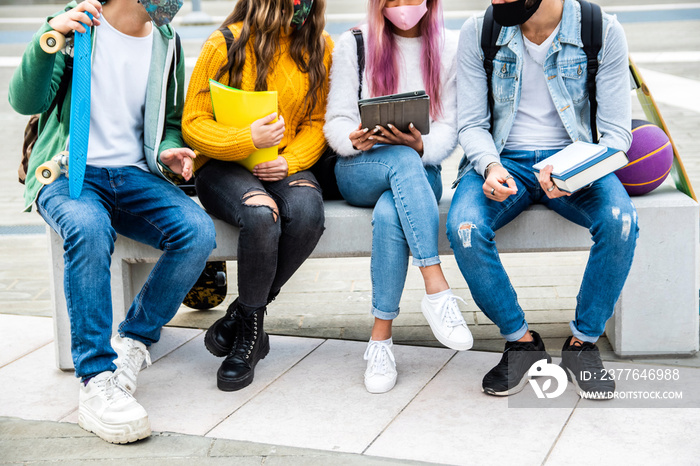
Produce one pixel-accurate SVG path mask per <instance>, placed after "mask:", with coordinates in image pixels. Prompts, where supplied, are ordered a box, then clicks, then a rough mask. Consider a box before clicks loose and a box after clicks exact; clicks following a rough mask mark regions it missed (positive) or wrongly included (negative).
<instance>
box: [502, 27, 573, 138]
mask: <svg viewBox="0 0 700 466" xmlns="http://www.w3.org/2000/svg"><path fill="white" fill-rule="evenodd" d="M558 33H559V26H557V27H556V28H555V29H554V31H553V32H552V34H550V36H549V37H547V39H546V40H545V41H544V42H542V43H541V44H540V45H537V44H535V43H533V42H530V41H529V40H528V39H527V38H526V37H525V36H522V37H523V48H524V53H523V74H522V76H521V85H522V92H521V94H520V103H519V105H518V109H517V112H516V114H515V121H514V122H513V128H512V129H511V130H510V134H509V135H508V140H507V141H506V145H505V148H506V149H509V150H528V151H532V150H539V149H563V148H564V147H566V146H568V145H569V144H571V137H570V136H569V133H567V132H566V129H565V128H564V124H563V123H562V121H561V118H560V117H559V112H557V109H556V108H555V107H554V102H553V101H552V96H551V94H550V93H549V88H548V87H547V78H546V77H545V73H544V71H543V65H544V60H545V58H546V57H547V52H548V51H549V48H550V47H551V46H552V42H553V41H554V38H555V37H556V36H557V34H558Z"/></svg>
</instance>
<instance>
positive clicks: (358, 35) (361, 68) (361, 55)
mask: <svg viewBox="0 0 700 466" xmlns="http://www.w3.org/2000/svg"><path fill="white" fill-rule="evenodd" d="M351 31H352V35H353V36H354V37H355V42H357V65H358V71H357V76H358V78H359V80H360V87H359V89H358V91H357V98H358V99H362V74H363V73H364V72H365V40H364V38H363V37H362V31H361V30H360V29H358V28H353V29H351Z"/></svg>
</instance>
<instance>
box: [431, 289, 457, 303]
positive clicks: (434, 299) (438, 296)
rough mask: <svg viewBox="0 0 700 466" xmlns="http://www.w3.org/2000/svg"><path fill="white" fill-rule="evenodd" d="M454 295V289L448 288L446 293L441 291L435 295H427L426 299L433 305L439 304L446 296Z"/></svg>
mask: <svg viewBox="0 0 700 466" xmlns="http://www.w3.org/2000/svg"><path fill="white" fill-rule="evenodd" d="M450 294H452V288H448V289H446V290H444V291H440V292H438V293H433V294H427V293H426V295H425V297H426V298H428V302H430V303H431V304H437V303H438V302H439V301H440V299H442V298H444V297H445V296H446V295H450Z"/></svg>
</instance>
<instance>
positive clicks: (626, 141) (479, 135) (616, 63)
mask: <svg viewBox="0 0 700 466" xmlns="http://www.w3.org/2000/svg"><path fill="white" fill-rule="evenodd" d="M483 19H484V18H483V14H482V15H479V16H476V17H471V18H469V19H468V20H467V21H466V22H465V23H464V25H463V26H462V30H461V31H460V37H459V49H458V52H457V111H458V130H459V143H460V145H461V146H462V149H464V153H465V156H464V157H463V158H462V161H461V162H460V166H459V174H458V176H457V180H456V181H455V185H456V184H457V183H459V180H460V179H461V178H462V176H464V174H465V173H466V172H467V171H468V170H470V169H472V168H473V169H475V170H476V171H477V173H479V174H481V175H482V176H483V174H484V170H485V169H486V166H487V165H488V164H490V163H492V162H498V161H499V160H500V153H501V151H502V150H503V147H504V146H505V143H506V140H507V138H508V134H509V133H510V130H511V128H512V127H513V121H514V120H515V115H516V113H517V110H518V104H519V102H520V95H521V92H522V89H521V79H520V77H521V75H522V69H523V48H524V46H523V37H522V34H521V32H520V27H519V26H513V27H504V28H502V29H501V33H500V35H499V37H498V41H497V42H496V44H497V45H500V46H501V48H500V50H499V51H498V53H497V54H496V57H495V58H494V60H493V76H492V84H493V86H492V89H493V97H494V110H493V111H494V130H493V133H491V132H490V131H489V121H490V110H489V105H488V94H487V92H488V90H487V85H486V73H485V71H484V66H483V60H484V55H483V51H482V50H481V27H482V24H483ZM586 62H587V60H586V54H585V52H584V51H583V42H581V7H580V5H579V3H578V1H576V0H565V2H564V11H563V14H562V20H561V26H560V28H559V33H558V35H557V37H556V38H555V39H554V41H553V42H552V46H551V48H550V49H549V51H548V52H547V56H546V58H545V61H544V73H545V75H546V77H547V85H548V87H549V92H550V95H551V96H552V101H553V102H554V105H555V107H556V108H557V109H558V110H559V116H560V117H561V120H562V123H563V124H564V128H565V129H566V131H567V132H568V133H569V136H570V137H571V140H572V141H578V140H581V141H586V142H591V139H592V138H591V127H590V126H591V125H590V105H589V101H588V90H587V88H586V72H587V63H586ZM598 62H599V66H598V74H597V76H596V85H597V93H596V96H597V97H596V100H597V101H598V112H597V116H596V121H597V125H598V131H599V132H600V135H601V137H600V144H602V145H605V146H608V147H612V148H615V149H619V150H623V151H627V150H628V149H629V146H630V144H631V142H632V133H631V132H630V119H631V108H630V107H631V104H630V81H629V64H628V56H627V41H626V39H625V34H624V31H623V29H622V26H621V25H620V23H619V22H618V21H617V19H616V18H615V17H614V16H611V15H608V14H606V13H603V47H602V48H601V50H600V53H599V55H598ZM542 149H548V148H547V147H543V148H542Z"/></svg>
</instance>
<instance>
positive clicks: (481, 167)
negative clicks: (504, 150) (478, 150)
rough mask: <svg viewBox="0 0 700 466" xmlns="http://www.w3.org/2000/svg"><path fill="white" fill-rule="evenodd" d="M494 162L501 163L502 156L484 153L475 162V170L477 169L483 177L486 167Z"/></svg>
mask: <svg viewBox="0 0 700 466" xmlns="http://www.w3.org/2000/svg"><path fill="white" fill-rule="evenodd" d="M494 162H496V163H498V164H500V163H501V158H500V157H498V156H496V155H484V156H483V157H481V158H480V159H479V160H478V161H477V162H476V163H475V164H474V170H476V172H477V173H478V174H479V175H481V176H482V177H483V176H484V172H485V171H486V167H488V166H489V164H491V163H494Z"/></svg>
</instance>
